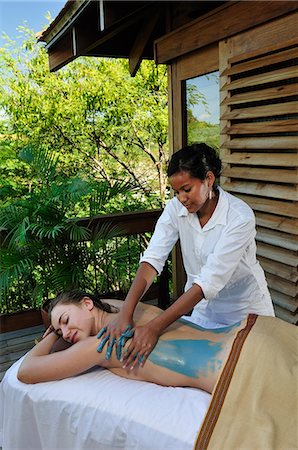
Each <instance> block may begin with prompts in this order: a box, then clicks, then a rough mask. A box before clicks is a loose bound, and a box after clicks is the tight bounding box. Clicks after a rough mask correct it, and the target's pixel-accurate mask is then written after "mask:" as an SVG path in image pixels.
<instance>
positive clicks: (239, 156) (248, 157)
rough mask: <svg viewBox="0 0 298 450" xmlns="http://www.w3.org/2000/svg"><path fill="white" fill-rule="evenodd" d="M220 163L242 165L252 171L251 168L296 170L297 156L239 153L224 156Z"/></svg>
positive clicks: (289, 154)
mask: <svg viewBox="0 0 298 450" xmlns="http://www.w3.org/2000/svg"><path fill="white" fill-rule="evenodd" d="M239 150H240V149H239ZM250 150H252V149H250ZM222 162H224V163H229V164H242V165H245V166H252V170H254V167H253V166H274V167H294V168H296V167H297V155H296V154H295V153H249V152H241V151H239V152H234V153H230V154H226V155H225V156H223V157H222Z"/></svg>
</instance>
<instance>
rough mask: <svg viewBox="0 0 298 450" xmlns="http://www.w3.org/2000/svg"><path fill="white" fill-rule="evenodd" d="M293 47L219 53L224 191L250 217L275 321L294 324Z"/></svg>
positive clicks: (297, 306) (296, 142)
mask: <svg viewBox="0 0 298 450" xmlns="http://www.w3.org/2000/svg"><path fill="white" fill-rule="evenodd" d="M259 31H262V30H259ZM255 32H258V30H257V31H255ZM251 33H253V32H251ZM251 39H254V37H253V34H251ZM297 42H298V39H297V40H294V39H292V40H290V41H289V40H288V41H287V42H284V43H282V38H281V37H279V42H278V43H277V44H274V45H271V46H270V45H269V46H268V45H267V43H266V46H265V47H263V48H258V49H256V50H254V51H251V52H247V51H245V52H243V53H241V52H240V53H239V50H238V54H236V55H235V54H234V48H235V42H234V41H233V39H231V40H230V42H229V41H225V42H224V43H222V44H221V45H220V55H221V57H220V73H221V154H222V159H223V162H224V170H223V173H222V178H221V185H222V187H223V188H224V189H226V190H227V191H230V192H231V193H233V194H235V195H237V196H239V197H240V198H242V199H243V200H244V201H245V202H247V203H248V204H249V205H250V206H251V207H252V208H253V209H254V212H255V215H256V223H257V238H256V239H257V255H258V259H259V261H260V263H261V265H262V266H263V268H264V270H265V273H266V278H267V282H268V285H269V289H270V292H271V296H272V299H273V302H274V307H275V311H276V315H277V316H278V317H280V318H282V319H284V320H286V321H288V322H291V323H297V321H298V314H297V310H298V301H297V280H298V274H297V251H298V236H297V235H298V223H297V218H298V208H297V178H298V177H297V166H298V157H297V149H298V137H297V134H298V133H297V132H298V125H297V123H298V122H297V117H298V95H297V94H298V90H297V87H298V67H297V65H298V50H297Z"/></svg>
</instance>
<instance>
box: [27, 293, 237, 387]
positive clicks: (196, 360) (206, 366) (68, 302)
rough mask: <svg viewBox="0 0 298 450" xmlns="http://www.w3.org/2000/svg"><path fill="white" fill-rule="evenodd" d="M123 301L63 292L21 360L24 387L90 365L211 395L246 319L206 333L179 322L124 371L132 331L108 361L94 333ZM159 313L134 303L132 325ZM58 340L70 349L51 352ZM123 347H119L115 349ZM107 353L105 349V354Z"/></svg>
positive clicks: (188, 323) (67, 375) (106, 323)
mask: <svg viewBox="0 0 298 450" xmlns="http://www.w3.org/2000/svg"><path fill="white" fill-rule="evenodd" d="M122 305H123V302H122V301H119V300H109V303H103V302H100V301H98V300H97V299H96V298H94V297H93V296H92V295H89V294H86V293H84V292H78V291H75V292H69V293H65V294H63V295H61V296H59V297H57V299H56V300H55V301H54V302H53V304H52V308H51V313H50V314H51V324H52V328H51V329H52V330H53V332H49V333H48V334H47V335H46V336H45V338H44V339H43V340H42V341H41V342H39V343H38V344H37V345H36V346H35V347H34V348H33V349H32V350H31V351H30V352H29V353H28V354H27V355H26V357H25V358H24V360H23V362H22V364H21V366H20V368H19V371H18V379H19V380H20V381H22V382H24V383H39V382H43V381H53V380H59V379H63V378H67V377H71V376H74V375H78V374H80V373H82V372H84V371H86V370H88V369H90V368H91V367H94V366H101V367H104V368H106V369H109V370H110V371H111V372H113V373H115V374H117V375H119V376H122V377H125V378H130V379H135V380H141V381H149V382H153V383H156V384H160V385H164V386H189V387H196V388H200V389H204V390H205V391H207V392H210V393H211V392H212V390H213V388H214V386H215V383H216V381H217V379H218V377H219V374H220V371H221V369H222V367H223V365H224V363H225V361H226V359H227V357H228V355H229V352H230V350H231V347H232V344H233V341H234V338H235V337H236V334H237V333H238V331H240V330H241V329H242V328H244V327H245V324H246V320H244V321H242V322H239V323H237V324H235V325H233V326H230V327H226V328H222V329H216V330H206V329H202V328H200V327H199V326H197V325H195V324H192V323H191V322H188V321H185V320H183V319H180V320H179V321H177V322H175V323H173V324H172V325H171V326H169V327H168V328H167V329H166V330H165V331H164V332H163V334H162V335H161V336H160V338H159V341H158V342H157V344H156V346H155V347H154V349H153V350H152V352H151V353H150V355H149V357H148V359H147V360H146V363H145V364H144V365H142V361H137V363H136V365H135V367H134V368H133V369H129V368H123V363H122V360H121V355H120V352H122V355H123V353H124V352H125V351H126V350H127V347H128V346H129V339H130V338H131V337H132V336H133V330H131V329H130V328H128V329H127V330H126V332H125V333H123V336H122V338H120V339H121V342H118V343H117V344H116V346H114V347H112V346H111V354H110V357H109V359H107V357H106V350H108V348H109V344H111V343H109V341H107V342H105V344H104V345H103V344H102V343H100V342H101V341H100V340H99V338H98V335H97V334H98V332H99V330H101V329H102V328H103V327H106V326H108V324H109V323H110V322H111V321H112V320H114V319H115V317H117V316H116V315H117V314H119V312H120V309H121V306H122ZM161 313H162V311H161V310H160V309H159V308H156V307H154V306H151V305H145V304H142V303H140V304H138V306H137V309H136V314H135V325H136V324H137V325H138V326H142V325H145V324H146V323H148V322H149V321H150V320H152V319H154V318H155V317H156V316H158V315H159V314H161ZM59 335H60V336H63V338H64V339H65V340H66V341H67V342H69V343H71V344H74V345H71V346H70V347H69V348H68V349H66V350H63V351H61V352H56V353H51V349H52V347H53V345H54V344H55V342H56V341H57V339H58V338H59ZM119 344H121V345H119ZM108 354H109V351H108Z"/></svg>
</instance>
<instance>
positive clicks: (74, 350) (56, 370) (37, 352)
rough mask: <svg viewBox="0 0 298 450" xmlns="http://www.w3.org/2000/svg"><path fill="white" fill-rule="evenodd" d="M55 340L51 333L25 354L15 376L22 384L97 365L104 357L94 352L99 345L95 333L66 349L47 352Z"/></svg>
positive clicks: (73, 373)
mask: <svg viewBox="0 0 298 450" xmlns="http://www.w3.org/2000/svg"><path fill="white" fill-rule="evenodd" d="M56 340H57V336H56V335H55V334H54V333H50V334H49V335H48V336H46V337H45V338H44V339H43V340H42V341H41V342H39V343H38V344H37V345H36V346H35V347H33V349H32V350H30V352H29V353H27V355H26V356H25V359H24V360H23V362H22V364H21V365H20V368H19V370H18V379H19V380H20V381H22V382H23V383H27V384H31V383H40V382H43V381H54V380H60V379H63V378H67V377H71V376H74V375H77V374H79V373H82V372H84V371H85V370H88V369H90V368H91V367H94V366H96V365H100V364H101V362H102V361H103V360H104V357H103V356H101V355H99V354H98V353H97V351H96V347H97V345H98V341H97V338H96V337H95V336H92V337H88V338H86V339H84V340H82V341H80V342H77V343H76V344H75V345H73V346H71V347H70V348H68V349H67V350H63V351H61V352H57V353H51V354H49V353H50V351H51V348H52V347H53V345H54V343H55V342H56Z"/></svg>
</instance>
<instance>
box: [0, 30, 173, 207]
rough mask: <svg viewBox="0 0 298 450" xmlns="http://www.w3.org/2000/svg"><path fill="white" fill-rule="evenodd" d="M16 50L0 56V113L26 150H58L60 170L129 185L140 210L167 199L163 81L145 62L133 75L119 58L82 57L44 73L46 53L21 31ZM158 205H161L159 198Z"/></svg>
mask: <svg viewBox="0 0 298 450" xmlns="http://www.w3.org/2000/svg"><path fill="white" fill-rule="evenodd" d="M20 32H21V35H22V36H23V41H22V46H18V45H17V44H16V43H14V42H13V41H9V40H8V42H7V46H6V48H3V49H1V50H0V98H1V100H0V102H1V103H0V107H1V108H2V109H3V110H4V111H5V114H6V117H7V118H8V120H9V123H10V127H11V131H12V132H13V134H14V136H15V141H14V143H13V147H14V148H15V149H16V150H19V149H21V148H23V147H24V146H26V145H29V144H30V145H35V146H37V147H41V146H42V147H43V148H44V149H56V151H57V152H59V156H60V165H61V166H63V171H64V172H65V173H66V174H68V175H69V176H72V175H74V174H76V173H78V171H80V172H82V171H83V172H85V173H88V175H92V176H93V177H94V178H95V179H99V178H104V179H106V180H107V181H109V180H110V179H115V178H117V179H126V180H127V179H130V180H133V181H134V183H136V184H138V185H139V188H140V192H142V193H143V196H144V199H145V203H146V205H145V207H147V206H148V204H150V206H151V207H154V206H159V205H160V201H161V202H164V200H165V196H166V177H165V166H166V163H167V159H168V144H167V127H168V118H167V78H166V68H165V66H156V65H155V64H154V63H153V62H151V61H144V62H143V63H142V65H141V67H140V70H139V71H138V73H137V75H136V77H134V78H132V77H131V76H130V74H129V70H128V63H127V61H125V60H115V59H103V58H101V59H99V58H80V59H78V60H76V61H74V62H72V63H71V64H69V65H68V66H66V67H65V68H63V69H62V70H60V71H59V72H56V73H49V70H48V61H47V55H46V52H45V50H44V49H43V47H42V46H41V45H40V44H37V43H36V39H35V36H34V35H33V33H32V32H30V31H29V30H27V29H26V28H24V27H21V28H20ZM160 199H161V200H160Z"/></svg>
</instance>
